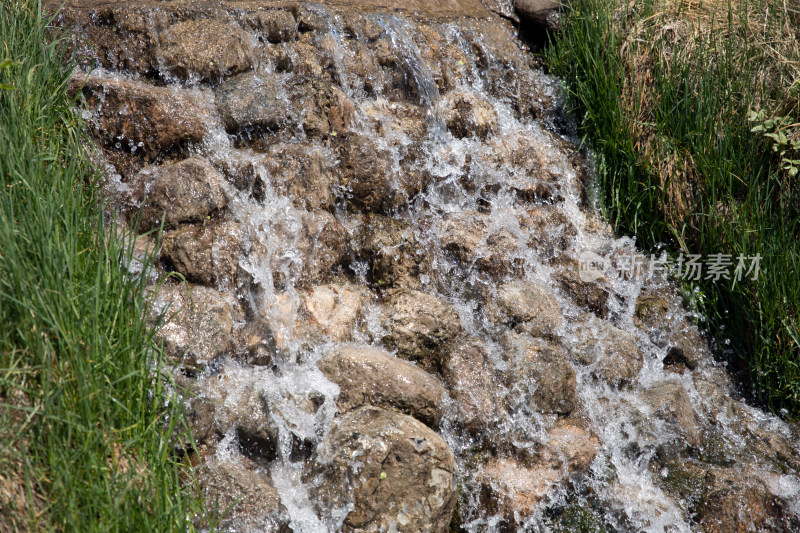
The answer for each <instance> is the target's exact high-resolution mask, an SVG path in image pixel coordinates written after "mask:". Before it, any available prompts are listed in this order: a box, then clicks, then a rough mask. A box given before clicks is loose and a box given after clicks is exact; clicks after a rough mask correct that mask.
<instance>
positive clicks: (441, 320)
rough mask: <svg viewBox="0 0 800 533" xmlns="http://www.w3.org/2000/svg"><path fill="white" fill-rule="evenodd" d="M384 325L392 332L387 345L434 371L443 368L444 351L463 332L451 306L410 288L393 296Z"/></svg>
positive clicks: (388, 336) (385, 341)
mask: <svg viewBox="0 0 800 533" xmlns="http://www.w3.org/2000/svg"><path fill="white" fill-rule="evenodd" d="M383 326H384V327H385V328H386V329H387V330H388V331H389V334H388V335H387V336H386V337H384V338H383V342H384V344H386V346H388V347H389V348H391V349H394V350H397V351H398V354H399V355H400V356H402V357H405V358H408V359H412V360H415V361H420V362H422V364H423V365H424V366H425V367H426V368H431V369H435V368H438V367H439V366H440V363H441V358H442V353H441V352H442V349H444V347H445V345H446V344H447V343H449V342H450V341H452V340H453V339H455V338H456V337H457V336H458V335H459V334H460V333H461V331H462V325H461V319H460V318H459V317H458V313H456V311H455V309H454V308H453V306H452V305H451V304H449V303H448V302H445V301H444V300H440V299H439V298H436V297H435V296H431V295H428V294H424V293H421V292H419V291H415V290H410V289H408V290H407V289H401V290H399V291H397V292H395V293H393V294H392V295H391V296H390V298H389V301H388V309H387V311H386V315H385V318H384V321H383Z"/></svg>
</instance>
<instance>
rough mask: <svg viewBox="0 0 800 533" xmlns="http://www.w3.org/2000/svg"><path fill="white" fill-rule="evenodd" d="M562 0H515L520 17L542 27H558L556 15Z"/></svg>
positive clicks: (550, 28) (515, 6)
mask: <svg viewBox="0 0 800 533" xmlns="http://www.w3.org/2000/svg"><path fill="white" fill-rule="evenodd" d="M560 6H561V2H559V1H557V0H514V8H516V10H517V13H519V18H520V19H522V20H523V21H524V22H526V23H527V24H531V25H533V26H535V27H537V28H541V29H549V30H553V29H557V28H558V23H557V19H556V15H557V14H558V8H559V7H560Z"/></svg>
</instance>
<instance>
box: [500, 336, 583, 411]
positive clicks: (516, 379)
mask: <svg viewBox="0 0 800 533" xmlns="http://www.w3.org/2000/svg"><path fill="white" fill-rule="evenodd" d="M502 343H503V348H504V350H505V354H504V358H505V359H507V360H508V362H509V369H508V370H506V371H504V372H503V378H504V380H505V382H506V383H505V384H506V386H508V387H510V388H512V389H513V390H515V392H516V393H518V394H516V395H515V396H513V400H514V402H515V403H517V404H519V405H518V407H520V408H523V409H524V408H526V405H527V403H528V402H533V404H534V405H535V406H536V407H537V408H538V410H539V411H540V412H542V413H557V414H568V413H570V412H571V411H573V410H574V409H575V408H576V407H577V405H578V399H577V396H576V394H577V393H576V385H577V380H576V378H575V370H574V369H573V368H572V365H571V364H570V362H569V358H568V356H567V353H566V351H565V350H564V349H563V348H561V347H559V346H556V345H554V344H551V343H549V342H547V341H545V340H543V339H537V338H533V337H526V336H524V335H519V334H514V333H511V334H508V335H506V336H505V337H504V338H503V339H502ZM517 389H518V390H517Z"/></svg>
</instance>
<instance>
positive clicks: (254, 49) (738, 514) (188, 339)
mask: <svg viewBox="0 0 800 533" xmlns="http://www.w3.org/2000/svg"><path fill="white" fill-rule="evenodd" d="M497 4H498V5H505V4H506V3H505V2H498V3H497ZM489 7H490V8H491V9H488V8H486V7H484V6H483V5H482V4H481V3H479V2H478V0H449V1H443V2H422V1H413V2H403V3H402V4H400V3H395V2H392V1H389V0H386V1H383V0H370V1H361V2H352V1H345V0H340V1H331V2H326V3H325V5H319V4H300V3H292V2H277V1H275V2H273V1H263V2H255V1H228V2H200V1H196V2H189V1H184V0H179V1H163V2H152V1H151V2H145V3H141V4H136V5H133V4H131V3H128V2H115V1H110V2H101V1H98V0H72V1H71V2H69V3H68V5H67V7H66V9H65V10H64V11H63V12H62V14H61V15H60V16H59V18H58V23H59V24H60V25H61V26H63V27H64V28H66V29H67V31H69V32H71V35H72V41H71V42H72V43H73V47H74V50H75V51H76V52H77V53H78V55H79V57H80V58H81V71H80V73H78V74H76V76H74V77H73V87H72V90H73V91H74V92H75V94H79V95H80V96H81V97H82V98H83V99H85V101H86V103H87V109H88V110H87V111H86V119H87V120H88V122H89V124H90V125H91V128H92V134H93V139H94V142H95V143H96V145H97V146H98V148H99V152H100V154H101V155H102V159H103V164H105V165H106V168H107V171H108V172H107V176H108V179H107V183H106V184H105V190H106V193H107V195H108V197H109V198H110V199H111V200H112V204H113V205H114V206H115V207H117V208H118V210H119V216H120V217H121V219H122V220H123V222H125V223H126V224H131V225H134V222H135V221H136V220H137V219H138V220H139V222H140V225H139V231H140V232H141V233H142V234H144V233H145V232H147V231H152V232H155V233H157V232H158V231H163V239H162V241H161V243H160V247H159V249H158V250H156V252H157V254H158V261H159V262H158V269H157V271H154V272H149V273H146V275H148V276H150V278H151V280H152V282H153V287H154V297H155V299H156V303H157V311H162V310H164V311H165V312H166V313H167V315H168V318H169V322H168V324H167V325H166V326H164V327H163V328H161V329H160V330H159V332H158V335H159V338H160V340H161V341H162V342H163V345H164V347H165V350H166V352H167V354H168V356H169V358H170V360H171V361H172V362H173V364H174V372H175V376H176V379H177V382H178V383H179V385H180V386H181V393H182V395H183V398H184V400H185V404H186V412H187V415H188V417H189V420H190V422H191V424H192V427H193V432H194V438H195V440H196V444H197V450H198V453H197V455H194V454H193V453H192V452H189V453H190V454H191V457H190V459H191V460H192V461H193V462H194V463H195V464H197V465H198V472H199V479H200V485H201V487H200V489H201V490H202V491H203V493H204V495H205V496H207V497H208V509H209V512H212V510H213V509H214V508H216V509H219V510H222V509H226V508H228V507H229V506H230V512H228V513H227V514H225V515H224V517H223V518H222V525H223V527H224V528H227V529H228V530H231V531H295V532H298V533H299V532H318V531H340V530H341V531H352V532H355V531H414V532H417V531H447V530H448V528H450V529H451V530H457V531H540V530H541V531H547V530H556V531H571V530H578V528H581V527H582V528H584V529H582V530H583V531H595V530H598V531H599V530H609V531H670V532H674V531H708V532H712V531H714V532H716V531H720V532H721V531H751V530H759V531H792V530H794V531H796V530H798V529H799V528H800V504H798V499H799V498H800V475H798V469H799V468H800V452H798V435H797V433H796V432H795V433H793V432H792V430H791V428H789V427H788V426H786V425H785V424H783V423H782V422H780V421H779V420H777V419H775V418H774V417H771V416H769V415H767V414H765V413H763V412H761V411H759V410H757V409H754V408H752V407H749V406H748V405H746V404H745V403H743V402H742V401H740V400H739V399H737V397H736V395H735V391H734V390H733V388H732V386H731V380H730V379H729V377H728V376H727V375H726V373H725V370H724V368H722V367H720V366H719V365H718V364H716V363H715V362H714V360H713V358H712V357H711V354H710V352H709V350H708V346H707V344H706V342H705V340H704V339H703V338H702V337H701V336H700V334H699V333H698V331H697V329H696V327H695V326H694V325H693V318H692V316H691V315H690V314H689V313H687V311H686V310H685V309H684V306H683V298H682V296H681V295H680V294H679V293H678V292H677V291H676V289H675V288H674V287H673V286H672V285H670V283H669V282H667V281H666V280H664V279H663V276H662V275H658V272H656V275H655V276H651V275H650V273H651V268H650V267H651V263H650V262H649V261H648V259H647V258H646V257H645V256H644V255H642V254H641V253H640V252H638V251H637V250H636V248H635V245H634V243H633V242H632V241H631V240H630V239H627V238H619V237H618V236H616V235H614V234H613V232H611V231H610V229H609V228H608V226H607V225H606V224H605V223H604V222H603V221H602V220H600V219H598V217H597V215H596V214H595V212H594V211H593V209H592V208H591V180H590V175H589V171H588V170H587V168H588V167H587V162H586V161H585V157H584V155H583V154H582V153H581V152H580V151H579V150H578V149H577V147H576V146H575V144H574V142H573V141H572V140H571V138H570V136H569V130H568V128H567V125H566V122H565V120H564V119H563V116H562V111H561V109H560V101H559V92H558V86H559V84H558V82H557V80H553V79H551V78H549V77H547V76H546V75H545V74H544V73H543V72H542V70H541V69H540V67H539V65H538V64H537V63H536V60H535V59H534V57H533V56H532V55H531V54H530V53H529V52H528V51H527V49H526V48H525V47H524V46H523V45H522V44H521V42H520V41H519V40H518V38H517V34H516V31H515V29H514V27H512V25H511V23H510V22H509V19H508V18H501V17H499V16H497V15H496V14H494V13H495V12H498V9H499V8H498V7H497V6H494V7H492V6H489ZM506 7H507V6H506ZM500 11H502V10H500ZM510 18H513V17H510ZM153 235H154V233H150V234H147V235H142V236H139V237H138V238H137V240H136V251H137V254H145V253H147V251H148V250H153V249H154V247H155V246H156V241H155V239H154V238H153ZM587 252H592V253H594V254H598V255H599V256H602V257H603V258H606V259H607V261H608V264H609V268H608V269H607V270H605V271H603V272H597V273H596V274H597V275H594V276H589V277H587V276H586V271H585V269H581V265H582V263H581V259H582V258H585V257H586V255H585V254H586V253H587ZM139 257H141V255H139ZM632 260H633V261H634V262H636V261H638V262H639V263H638V264H639V267H640V268H638V269H636V270H635V271H634V270H630V269H626V267H625V263H626V261H627V262H630V261H632ZM123 266H124V267H125V268H128V269H130V271H131V272H132V273H133V274H141V265H140V264H139V263H137V261H135V260H134V261H132V262H131V263H129V264H127V265H123ZM584 266H585V265H584ZM619 272H622V274H624V275H617V274H618V273H619ZM170 273H174V274H172V275H169V276H168V274H170ZM179 280H185V282H184V281H179ZM157 282H158V283H157ZM156 288H157V290H156ZM183 446H184V447H185V451H189V446H188V445H187V444H184V445H183ZM206 523H207V521H205V519H204V518H203V517H198V525H199V527H204V524H206Z"/></svg>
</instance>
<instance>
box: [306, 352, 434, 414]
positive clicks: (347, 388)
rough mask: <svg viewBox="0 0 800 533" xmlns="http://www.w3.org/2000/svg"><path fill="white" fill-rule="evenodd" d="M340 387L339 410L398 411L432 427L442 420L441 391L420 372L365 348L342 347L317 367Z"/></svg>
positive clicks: (388, 355) (414, 367)
mask: <svg viewBox="0 0 800 533" xmlns="http://www.w3.org/2000/svg"><path fill="white" fill-rule="evenodd" d="M318 366H319V369H320V370H321V371H322V373H323V374H325V376H326V377H327V378H328V379H330V380H331V381H333V382H334V383H336V384H337V385H339V388H340V389H341V392H340V393H339V401H338V406H339V409H340V410H341V411H342V412H344V411H351V410H353V409H357V408H359V407H361V406H364V405H372V406H375V407H382V408H386V409H397V410H399V411H401V412H403V413H405V414H407V415H409V416H413V417H414V418H416V419H417V420H419V421H421V422H423V423H424V424H427V425H428V426H431V427H434V428H435V427H437V426H438V425H439V421H440V420H441V418H442V402H443V399H444V396H445V391H444V388H443V387H442V386H441V385H440V384H439V382H438V381H436V379H434V378H433V376H431V375H430V374H428V373H427V372H425V371H424V370H422V369H421V368H419V367H417V366H415V365H413V364H411V363H408V362H406V361H403V360H402V359H398V358H396V357H393V356H392V355H391V354H389V353H387V352H385V351H383V350H380V349H377V348H371V347H368V346H356V345H353V346H345V347H342V348H337V349H336V350H333V351H332V352H329V353H328V354H327V355H326V356H325V357H324V358H323V359H322V361H320V362H319V364H318Z"/></svg>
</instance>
